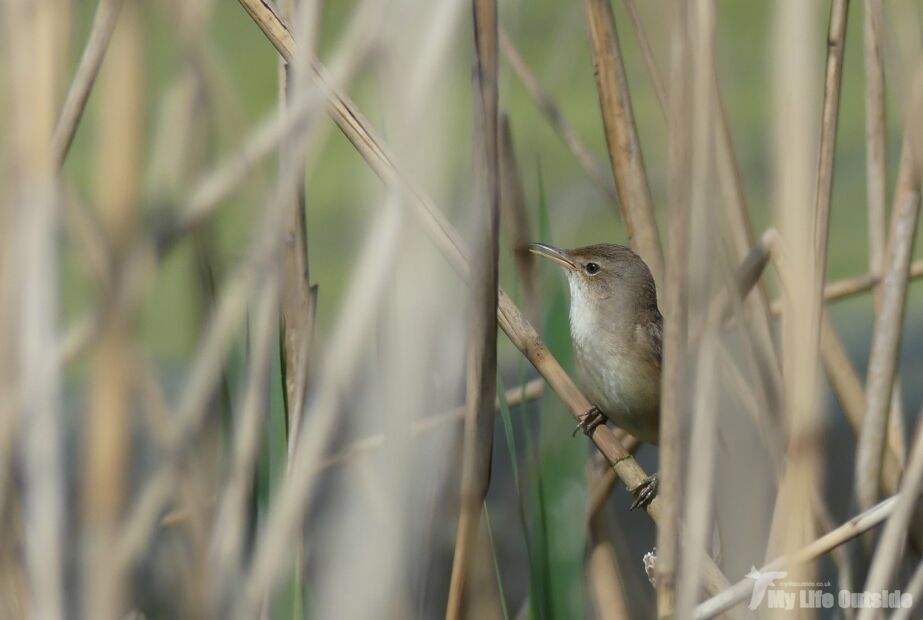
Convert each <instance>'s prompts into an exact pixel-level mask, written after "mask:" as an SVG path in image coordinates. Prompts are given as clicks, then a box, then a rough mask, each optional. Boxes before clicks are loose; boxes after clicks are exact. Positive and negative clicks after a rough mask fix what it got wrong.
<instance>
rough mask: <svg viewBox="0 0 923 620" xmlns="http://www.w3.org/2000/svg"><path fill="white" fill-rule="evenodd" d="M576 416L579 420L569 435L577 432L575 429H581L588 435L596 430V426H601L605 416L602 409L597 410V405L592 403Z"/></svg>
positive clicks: (604, 421)
mask: <svg viewBox="0 0 923 620" xmlns="http://www.w3.org/2000/svg"><path fill="white" fill-rule="evenodd" d="M577 418H578V419H579V420H580V422H579V423H578V424H577V428H575V429H574V432H573V433H571V437H573V436H575V435H576V434H577V431H583V433H584V434H585V435H586V436H587V437H589V436H590V435H592V434H593V431H594V430H596V427H597V426H601V425H603V424H605V423H606V416H605V415H604V414H603V412H602V411H600V410H599V407H597V406H596V405H593V406H592V407H590V408H589V409H587V410H586V411H584V412H583V413H581V414H580V415H579V416H577Z"/></svg>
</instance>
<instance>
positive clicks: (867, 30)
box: [862, 0, 888, 274]
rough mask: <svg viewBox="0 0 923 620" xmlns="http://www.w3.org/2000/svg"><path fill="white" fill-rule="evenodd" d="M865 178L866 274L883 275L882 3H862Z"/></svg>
mask: <svg viewBox="0 0 923 620" xmlns="http://www.w3.org/2000/svg"><path fill="white" fill-rule="evenodd" d="M863 9H864V10H863V12H862V15H863V35H864V36H863V40H864V48H865V178H866V181H865V183H866V197H867V201H868V223H869V224H868V226H869V229H868V230H869V273H873V274H877V273H882V272H883V271H884V267H885V249H886V248H885V246H886V244H887V217H888V216H887V213H888V207H887V195H888V190H887V187H886V182H887V159H886V158H887V153H886V152H885V67H884V39H883V38H882V23H881V22H882V15H883V13H884V11H883V9H882V2H881V0H864V6H863Z"/></svg>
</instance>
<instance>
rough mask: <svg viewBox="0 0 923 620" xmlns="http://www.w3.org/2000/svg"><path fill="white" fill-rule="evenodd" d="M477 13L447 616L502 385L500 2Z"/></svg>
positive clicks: (460, 593)
mask: <svg viewBox="0 0 923 620" xmlns="http://www.w3.org/2000/svg"><path fill="white" fill-rule="evenodd" d="M471 6H472V10H473V15H474V86H473V88H472V90H473V93H474V96H473V101H474V106H473V107H474V130H475V136H474V139H473V143H474V145H475V153H474V157H473V160H474V162H475V163H474V166H475V169H474V187H475V193H474V200H473V201H472V206H473V209H474V217H473V220H474V222H475V224H474V235H473V245H474V247H475V248H476V250H475V255H474V258H473V260H472V272H471V276H472V277H471V287H470V288H471V297H470V302H469V306H468V308H469V309H468V312H469V317H468V350H467V365H466V371H467V374H466V391H465V407H466V412H465V430H464V436H463V439H462V463H461V467H462V478H461V498H460V500H459V507H460V508H459V516H458V529H457V532H456V537H455V556H454V559H453V562H452V578H451V582H450V583H449V597H448V603H447V607H446V614H445V615H446V619H447V620H449V619H451V620H457V619H459V618H461V617H462V611H463V605H464V597H465V579H466V575H467V573H468V571H469V566H470V563H471V560H472V555H473V553H474V550H475V545H476V543H477V539H478V529H479V524H480V521H481V506H482V505H483V503H484V500H485V498H486V497H487V488H488V486H489V484H490V470H491V459H492V452H493V437H494V419H495V417H496V416H495V415H494V400H495V398H496V392H497V285H498V270H497V263H498V260H499V247H500V245H499V233H500V230H499V229H500V136H499V125H498V123H499V111H498V107H497V105H498V97H497V93H498V90H497V86H498V81H497V80H498V51H497V37H498V34H497V5H496V2H495V1H494V0H472V5H471Z"/></svg>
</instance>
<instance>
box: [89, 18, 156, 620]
mask: <svg viewBox="0 0 923 620" xmlns="http://www.w3.org/2000/svg"><path fill="white" fill-rule="evenodd" d="M139 11H140V8H139V6H138V5H137V4H136V3H135V2H134V1H132V0H129V1H128V3H127V4H126V6H125V7H124V8H123V10H122V13H121V18H120V19H119V23H118V24H117V25H116V27H115V30H114V32H113V33H112V41H111V47H112V54H111V55H110V56H109V59H108V62H105V63H103V67H102V71H101V76H100V92H99V95H100V99H101V105H102V114H103V115H104V117H105V118H106V122H104V123H100V124H99V125H98V131H99V134H98V137H97V145H98V146H97V149H98V155H97V161H96V204H97V205H98V206H97V209H98V215H97V218H98V220H99V223H100V226H101V229H102V234H103V239H104V243H105V247H106V248H107V252H106V253H107V255H108V256H109V257H110V258H109V261H108V265H107V267H108V269H107V271H108V274H107V276H108V277H107V278H106V282H105V283H104V287H105V288H104V290H103V295H112V294H113V293H112V290H113V288H114V286H113V283H114V282H117V281H119V280H121V278H122V277H124V276H123V274H122V273H121V271H122V265H123V260H124V258H125V257H126V256H127V255H128V253H129V252H130V251H131V249H132V247H133V246H134V245H135V243H136V242H137V241H136V237H137V235H138V220H139V214H138V203H139V198H140V194H141V192H140V188H141V170H142V160H143V155H142V147H143V144H144V139H143V126H144V123H143V119H144V91H145V79H144V68H143V65H144V54H143V43H144V38H143V29H142V19H141V15H140V13H139ZM103 303H104V304H106V305H108V306H110V307H112V306H111V302H108V301H104V302H103ZM122 310H123V308H119V307H118V306H114V311H113V312H111V313H109V314H107V316H106V318H105V321H104V326H103V327H102V330H101V332H100V334H99V336H98V341H97V345H96V350H95V352H94V360H93V366H94V369H93V379H92V390H91V394H90V400H89V403H88V409H87V434H86V438H85V441H86V444H85V448H84V450H85V455H86V457H85V463H86V472H85V474H84V487H83V495H82V497H83V506H82V509H83V527H84V533H85V534H84V536H85V545H86V550H87V552H86V553H87V555H86V558H85V567H86V568H85V570H84V571H82V575H83V576H84V578H85V580H86V583H85V584H84V587H85V591H86V593H87V596H86V597H85V598H84V601H83V602H84V606H85V610H84V613H85V614H86V616H87V617H92V618H100V619H101V620H115V619H116V618H120V617H121V616H122V615H123V614H124V613H125V605H126V604H127V600H126V597H125V594H126V587H127V585H126V579H127V576H128V575H127V573H126V572H125V571H124V570H123V569H124V568H126V567H118V568H117V569H116V570H113V569H112V568H113V567H112V565H111V549H112V547H113V546H114V544H115V538H116V531H117V528H118V525H119V523H120V521H121V519H122V516H123V511H124V505H125V503H126V501H125V497H126V493H127V491H128V482H129V479H128V474H129V472H130V464H131V462H130V459H129V456H130V455H131V454H132V424H131V421H132V418H133V412H134V410H135V408H136V399H135V394H136V389H137V385H138V378H137V372H136V371H135V369H134V353H133V351H132V349H133V347H134V344H133V341H134V333H135V321H136V319H135V317H134V315H133V312H132V313H129V312H123V311H122ZM120 569H122V570H120Z"/></svg>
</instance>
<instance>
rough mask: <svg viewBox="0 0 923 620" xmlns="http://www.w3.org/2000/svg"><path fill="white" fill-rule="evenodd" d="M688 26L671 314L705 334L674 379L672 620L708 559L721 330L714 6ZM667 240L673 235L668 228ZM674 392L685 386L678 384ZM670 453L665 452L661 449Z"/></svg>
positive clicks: (700, 6)
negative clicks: (686, 131) (679, 251)
mask: <svg viewBox="0 0 923 620" xmlns="http://www.w3.org/2000/svg"><path fill="white" fill-rule="evenodd" d="M686 19H687V20H688V21H687V32H688V36H689V38H690V39H691V42H692V46H691V47H692V49H691V52H692V54H691V60H692V62H691V63H689V64H687V66H688V67H690V68H691V69H692V76H691V77H692V79H691V82H692V84H691V86H692V88H691V91H692V104H693V105H692V114H691V117H692V118H691V121H692V123H691V134H692V136H691V138H692V143H691V148H689V151H688V152H689V156H690V157H691V166H690V167H689V171H690V172H691V175H692V176H691V179H690V181H689V182H690V185H691V190H692V191H691V196H690V199H689V202H688V206H686V205H684V207H685V208H686V209H688V212H689V213H688V214H687V215H685V216H683V215H680V214H678V213H675V214H674V215H675V216H679V217H677V218H676V219H677V220H679V221H680V222H682V223H684V224H685V223H687V222H688V223H689V230H688V231H685V232H680V231H676V232H675V236H673V237H671V241H672V239H677V240H678V241H679V247H680V248H685V247H687V244H688V247H689V253H688V257H689V258H688V259H686V260H683V259H684V257H682V256H679V257H675V259H676V260H679V261H681V263H680V264H679V265H677V266H676V267H674V269H675V270H676V271H677V272H679V273H680V274H681V277H682V278H683V279H684V280H686V281H687V282H688V284H686V285H684V286H683V288H682V289H681V292H680V294H681V295H683V296H686V297H687V301H685V302H684V300H683V299H682V298H680V299H679V300H678V301H679V303H678V305H677V308H676V309H674V310H673V312H676V313H677V314H679V312H682V311H683V309H684V308H683V306H684V305H686V304H688V306H687V308H688V309H687V310H686V311H687V312H689V313H695V315H698V316H704V317H705V318H704V321H705V326H704V330H703V332H701V333H699V334H696V335H695V336H692V337H691V338H690V340H691V342H690V345H689V348H690V349H693V350H691V351H690V352H689V354H688V356H686V355H685V351H682V352H681V353H680V354H683V355H684V357H687V359H685V360H681V361H680V362H679V366H678V369H677V371H678V372H684V369H685V364H689V365H690V366H692V367H694V368H695V369H696V373H695V385H694V386H690V387H691V394H692V395H693V402H692V406H691V407H689V409H690V410H691V411H690V413H691V415H690V418H691V419H690V420H689V422H688V425H686V424H684V422H683V420H682V415H681V411H682V409H681V407H682V405H681V404H680V403H681V401H682V400H685V399H683V397H682V396H679V395H677V400H676V405H675V406H676V410H675V411H676V414H680V415H679V416H677V417H678V418H679V419H678V420H677V422H678V424H677V429H678V430H679V432H680V433H683V434H685V428H688V429H689V430H688V433H689V447H688V448H687V449H686V450H685V454H683V449H682V447H680V451H679V452H678V458H679V459H683V458H684V457H685V458H686V459H687V461H686V464H685V466H684V467H683V468H682V470H685V472H686V476H685V482H683V481H682V480H680V481H679V484H678V488H680V489H690V490H691V489H695V491H694V492H687V493H685V494H684V495H682V494H680V493H676V495H675V501H676V502H677V505H678V506H682V514H683V518H682V523H684V524H685V528H686V529H685V532H684V534H683V535H682V546H679V545H677V547H675V548H678V549H679V550H680V556H679V561H678V562H676V565H677V567H678V568H679V573H678V581H677V584H676V592H675V597H676V610H675V616H676V617H677V618H691V617H692V610H693V608H694V606H695V603H696V601H697V600H698V598H699V592H700V590H701V585H700V579H699V576H700V574H701V568H700V567H701V566H702V563H703V561H704V559H705V557H706V553H707V551H706V549H707V548H708V546H709V545H708V542H709V539H710V538H711V535H712V529H713V522H714V519H713V511H714V502H715V473H716V465H715V462H716V459H717V455H716V452H717V432H718V426H717V416H718V410H719V389H718V388H719V384H718V378H717V365H718V347H719V341H718V339H719V332H718V330H719V327H720V319H721V316H720V314H719V312H718V311H713V308H715V306H713V305H712V304H711V303H710V300H711V295H710V291H712V290H714V289H716V288H717V282H718V280H719V270H718V268H717V267H718V261H717V258H718V256H717V252H716V248H715V244H714V243H712V242H711V241H710V240H709V239H708V231H709V230H714V229H715V228H716V226H715V224H716V223H717V213H716V212H715V209H714V207H713V205H714V201H713V195H714V194H715V180H716V179H715V177H716V174H715V151H716V149H715V133H716V132H715V126H716V118H715V114H714V109H715V103H716V102H715V99H716V97H715V95H716V88H715V84H717V78H716V76H715V74H714V71H715V62H714V57H715V6H714V0H698V1H697V2H696V3H695V5H694V6H693V7H690V8H689V9H688V13H687V15H686ZM674 53H676V52H674ZM690 65H691V66H690ZM678 92H681V91H678ZM675 94H677V93H674V95H675ZM672 105H674V106H676V105H679V101H675V100H674V101H672ZM680 139H682V138H680ZM687 139H688V138H687ZM671 232H673V229H672V228H671ZM681 235H687V236H688V237H689V239H688V240H685V239H682V237H681ZM671 247H672V245H671ZM672 252H673V250H670V260H674V256H673V254H672ZM687 261H688V264H687ZM668 265H670V263H668ZM683 269H685V270H686V272H685V273H682V271H683ZM686 287H688V289H689V290H688V292H687V290H685V289H686ZM680 321H682V323H681V327H682V329H683V330H686V329H687V327H688V324H684V323H686V322H685V321H684V320H683V319H682V318H681V319H680ZM686 337H687V335H686V334H682V335H679V338H686ZM671 346H672V345H671ZM694 349H697V350H694ZM693 359H694V360H695V361H694V362H693V361H692V360H693ZM679 384H680V385H682V383H679ZM669 447H670V446H666V448H669ZM680 462H682V461H680ZM682 470H681V471H682ZM677 531H679V528H677ZM673 544H674V545H675V544H676V543H673ZM661 594H662V593H661V591H660V590H658V602H660V600H662V596H661ZM671 594H672V593H671ZM658 613H659V614H660V617H663V610H661V609H660V607H659V605H658Z"/></svg>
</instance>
